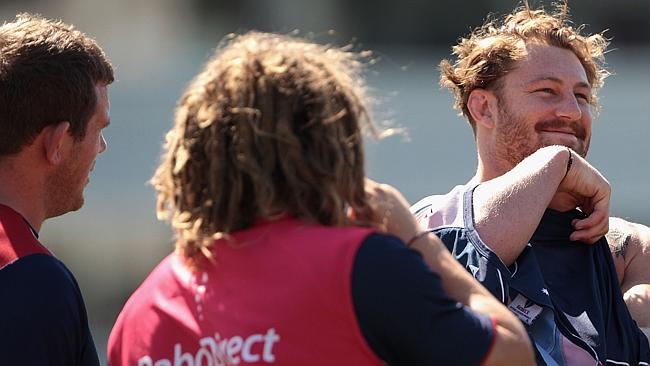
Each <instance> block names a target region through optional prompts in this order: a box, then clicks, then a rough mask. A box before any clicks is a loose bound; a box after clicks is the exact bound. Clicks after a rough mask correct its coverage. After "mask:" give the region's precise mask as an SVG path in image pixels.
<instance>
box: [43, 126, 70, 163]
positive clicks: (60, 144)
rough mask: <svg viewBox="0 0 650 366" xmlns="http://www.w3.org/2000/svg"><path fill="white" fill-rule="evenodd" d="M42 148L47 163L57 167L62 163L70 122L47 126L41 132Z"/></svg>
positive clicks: (67, 142)
mask: <svg viewBox="0 0 650 366" xmlns="http://www.w3.org/2000/svg"><path fill="white" fill-rule="evenodd" d="M42 133H43V134H44V136H43V147H44V149H45V158H46V159H47V161H48V162H50V163H51V164H54V165H58V164H59V163H61V161H63V157H64V153H65V151H66V149H67V146H68V144H69V140H71V139H72V136H70V122H67V121H64V122H59V123H57V124H55V125H49V126H47V127H45V128H44V129H43V131H42Z"/></svg>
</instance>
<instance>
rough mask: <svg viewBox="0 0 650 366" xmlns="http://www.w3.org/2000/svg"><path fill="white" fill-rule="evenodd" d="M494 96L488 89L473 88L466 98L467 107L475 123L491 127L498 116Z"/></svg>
mask: <svg viewBox="0 0 650 366" xmlns="http://www.w3.org/2000/svg"><path fill="white" fill-rule="evenodd" d="M497 108H498V103H497V99H496V96H495V95H494V93H492V92H491V91H489V90H485V89H474V90H472V91H471V92H470V93H469V97H468V98H467V109H468V110H469V113H470V115H471V116H472V119H473V120H474V121H475V122H476V124H477V125H480V126H483V127H485V128H493V127H494V124H495V122H496V121H495V120H496V117H497V116H498V110H497Z"/></svg>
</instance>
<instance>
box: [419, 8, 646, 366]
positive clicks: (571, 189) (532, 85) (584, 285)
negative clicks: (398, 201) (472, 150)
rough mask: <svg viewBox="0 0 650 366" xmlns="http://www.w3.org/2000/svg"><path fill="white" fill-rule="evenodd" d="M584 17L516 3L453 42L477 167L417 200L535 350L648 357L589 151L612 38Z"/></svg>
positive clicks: (602, 183) (426, 222) (629, 361)
mask: <svg viewBox="0 0 650 366" xmlns="http://www.w3.org/2000/svg"><path fill="white" fill-rule="evenodd" d="M581 31H582V29H581V28H577V29H575V28H572V27H571V26H570V25H569V20H568V9H567V5H566V3H564V4H559V6H558V8H557V12H556V13H549V12H547V11H544V10H543V9H531V8H530V7H529V6H528V4H525V6H524V7H522V8H518V9H515V11H513V12H512V13H511V14H508V15H507V16H505V17H503V18H502V19H499V20H495V21H489V22H488V23H486V24H485V25H483V26H482V27H480V28H479V29H477V30H476V31H474V32H473V33H472V34H471V35H470V36H469V37H467V38H464V39H462V40H461V41H460V43H459V44H458V45H457V46H455V47H454V49H453V50H454V54H455V55H456V57H457V60H456V62H455V63H453V64H452V63H451V62H449V61H446V60H445V61H443V62H442V63H441V83H442V85H444V86H446V87H449V88H450V89H451V90H452V91H453V93H454V95H455V97H456V107H457V108H459V109H461V110H462V113H463V114H464V115H465V116H466V118H467V119H468V120H469V122H470V125H471V126H472V129H473V132H474V136H475V140H476V146H477V152H478V167H477V171H476V175H475V176H474V178H472V180H471V181H470V182H469V183H467V184H465V185H462V186H457V187H456V188H454V189H453V190H452V191H451V192H450V193H448V194H446V195H440V196H430V197H427V198H425V199H423V200H422V201H420V202H418V203H417V204H416V205H414V207H413V208H412V210H413V212H415V214H416V216H417V217H418V220H419V222H420V224H421V226H422V227H423V228H425V229H428V230H431V231H433V232H434V233H436V234H437V235H439V236H440V238H441V239H442V241H443V242H444V243H445V244H446V246H447V247H448V248H449V249H450V250H451V251H452V253H453V254H454V255H455V257H456V258H457V259H458V260H459V261H460V262H461V263H462V264H464V265H465V266H466V268H467V269H468V270H469V271H471V272H472V273H473V274H474V276H475V277H476V278H477V279H478V280H479V281H480V282H481V283H483V284H484V285H485V286H486V287H487V288H488V289H489V290H490V291H491V292H492V293H493V294H494V295H495V296H497V297H498V298H500V299H501V300H502V301H503V302H504V303H505V304H508V307H509V308H510V309H511V311H512V312H513V313H515V314H516V315H517V316H518V317H519V318H520V320H522V322H523V323H524V324H525V326H526V328H527V330H528V332H529V335H530V336H531V340H532V341H533V343H534V345H535V348H536V350H537V361H538V363H539V364H549V365H594V364H596V363H598V364H613V365H648V362H650V347H649V346H648V340H647V339H646V337H645V336H644V335H643V333H642V332H641V331H640V329H639V328H638V327H637V324H636V323H635V322H634V320H633V318H632V317H631V315H630V312H629V311H628V308H627V307H626V303H625V302H624V300H623V296H622V292H621V288H620V285H619V282H618V278H617V271H616V267H615V264H614V261H613V258H612V254H611V253H610V249H609V246H608V242H607V240H606V239H605V238H604V237H603V235H604V234H605V233H606V232H607V227H608V221H609V217H608V216H609V212H608V205H609V198H610V187H609V183H608V182H607V181H606V180H605V179H604V178H603V177H602V175H600V173H599V172H598V171H597V170H596V169H594V168H593V167H591V166H590V165H589V164H588V163H587V162H586V160H585V159H584V158H585V156H586V154H587V150H588V147H589V142H590V138H591V123H592V120H591V119H592V113H593V112H594V109H595V107H597V100H596V92H597V90H598V88H600V87H601V86H602V85H603V81H604V79H605V77H606V76H607V75H608V73H607V71H606V70H605V69H604V68H603V66H602V59H603V54H604V51H605V48H606V47H607V43H608V42H607V41H606V40H605V38H604V37H603V36H602V35H600V34H594V35H589V36H586V35H583V34H581ZM583 185H592V187H591V188H590V189H583V188H579V187H580V186H583ZM576 193H578V194H576ZM547 208H548V209H547ZM578 208H579V209H578ZM646 272H647V270H646ZM637 279H638V277H637ZM646 283H647V282H646ZM645 312H647V308H646V310H645Z"/></svg>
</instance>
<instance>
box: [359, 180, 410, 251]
mask: <svg viewBox="0 0 650 366" xmlns="http://www.w3.org/2000/svg"><path fill="white" fill-rule="evenodd" d="M365 190H366V198H367V200H368V204H369V205H370V208H371V210H372V213H371V217H363V219H365V220H368V221H370V222H372V223H374V224H375V226H376V227H377V228H378V229H379V230H381V231H384V232H387V233H390V234H393V235H395V236H396V237H398V238H400V239H401V240H402V241H403V242H405V243H406V242H408V241H409V240H410V239H411V238H412V237H413V236H414V235H415V234H416V233H417V232H418V231H419V228H418V224H417V222H416V221H415V217H414V216H413V214H412V213H411V211H410V210H409V203H408V202H407V201H406V198H404V196H402V194H401V193H400V192H399V191H398V190H397V189H395V188H394V187H392V186H390V185H388V184H381V183H377V182H375V181H373V180H371V179H366V182H365ZM348 216H350V217H351V218H352V219H355V218H356V219H362V218H361V217H359V216H358V214H357V213H355V212H353V211H350V212H348Z"/></svg>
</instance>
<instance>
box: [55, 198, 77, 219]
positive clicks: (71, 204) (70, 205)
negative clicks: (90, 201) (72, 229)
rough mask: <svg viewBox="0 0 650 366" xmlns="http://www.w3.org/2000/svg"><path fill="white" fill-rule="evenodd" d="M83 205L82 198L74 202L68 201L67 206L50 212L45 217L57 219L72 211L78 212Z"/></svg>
mask: <svg viewBox="0 0 650 366" xmlns="http://www.w3.org/2000/svg"><path fill="white" fill-rule="evenodd" d="M83 205H84V198H83V197H80V198H78V199H76V200H74V201H72V200H71V201H69V202H68V204H67V205H65V206H62V207H59V208H58V209H57V210H56V211H53V212H50V214H49V215H47V218H48V219H50V218H53V217H58V216H62V215H65V214H67V213H68V212H74V211H79V210H80V209H81V207H83Z"/></svg>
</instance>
